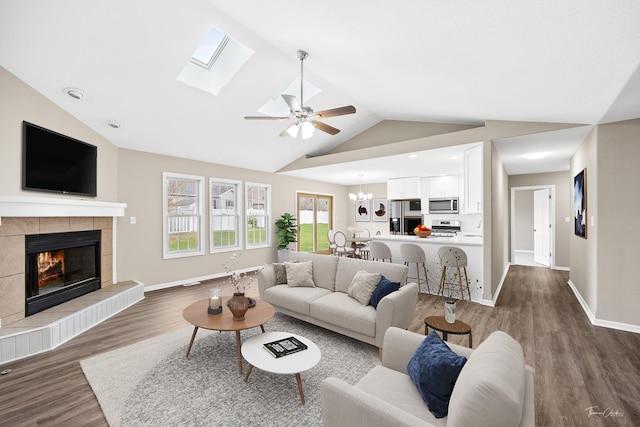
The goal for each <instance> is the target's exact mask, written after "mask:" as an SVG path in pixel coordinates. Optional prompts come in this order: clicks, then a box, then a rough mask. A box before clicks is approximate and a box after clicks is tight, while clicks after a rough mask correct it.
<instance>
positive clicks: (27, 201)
mask: <svg viewBox="0 0 640 427" xmlns="http://www.w3.org/2000/svg"><path fill="white" fill-rule="evenodd" d="M125 208H126V205H125V204H122V203H111V202H99V201H84V200H73V199H57V198H35V197H22V196H0V296H1V297H0V320H1V322H2V323H1V324H0V365H1V364H3V363H6V362H9V361H12V360H16V359H20V358H23V357H27V356H30V355H33V354H37V353H40V352H43V351H47V350H50V349H53V348H55V347H57V346H59V345H60V344H63V343H64V342H66V341H68V340H69V339H71V338H73V337H74V336H77V335H79V334H80V333H82V332H83V331H85V330H87V329H89V328H91V327H93V326H95V325H96V324H98V323H100V322H101V321H103V320H105V319H107V318H109V317H111V316H113V315H114V314H116V313H118V312H120V311H122V310H124V309H125V308H127V307H129V306H130V305H132V304H135V303H136V302H137V301H139V300H140V299H142V298H144V285H142V284H139V283H136V282H127V283H122V284H121V283H118V284H114V279H115V278H114V253H115V250H114V249H115V247H114V224H115V222H116V221H115V218H116V217H119V216H124V210H125ZM84 230H101V277H100V278H101V289H99V290H97V291H94V292H91V293H89V294H86V295H83V296H81V297H79V298H76V299H75V300H72V301H68V302H66V303H63V304H61V305H60V306H57V307H60V309H58V308H57V307H52V308H50V309H48V310H45V311H42V312H40V313H37V314H35V315H33V316H29V317H26V318H25V236H26V235H30V234H46V233H59V232H69V231H84Z"/></svg>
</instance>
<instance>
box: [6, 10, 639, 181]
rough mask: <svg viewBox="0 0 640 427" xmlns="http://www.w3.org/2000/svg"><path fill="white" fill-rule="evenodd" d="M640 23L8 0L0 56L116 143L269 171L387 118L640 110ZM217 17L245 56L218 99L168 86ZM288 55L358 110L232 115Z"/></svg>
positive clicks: (617, 17) (633, 113)
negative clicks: (306, 125)
mask: <svg viewBox="0 0 640 427" xmlns="http://www.w3.org/2000/svg"><path fill="white" fill-rule="evenodd" d="M639 22H640V2H637V1H634V0H624V1H620V0H605V1H603V0H567V1H561V2H558V1H542V2H540V1H513V0H496V1H490V2H478V1H474V0H461V1H456V2H440V1H432V0H428V1H424V0H411V1H401V2H389V1H382V0H373V1H372V0H367V1H365V0H350V1H337V0H327V1H324V2H320V3H309V2H300V1H294V0H286V1H285V0H274V1H261V2H260V1H249V0H234V1H224V0H184V1H179V2H176V1H170V0H160V1H157V0H156V1H151V0H136V1H126V0H109V1H86V0H56V1H55V2H54V1H42V0H3V1H2V2H1V3H0V66H2V67H4V68H6V69H7V70H8V71H10V72H11V73H13V74H15V75H16V76H17V77H19V78H20V79H22V80H23V81H24V82H26V83H27V84H28V85H30V86H31V87H33V88H34V89H36V90H37V91H39V92H40V93H42V94H43V95H44V96H46V97H48V98H49V99H51V100H52V101H53V102H54V103H56V104H58V105H59V106H60V107H62V108H63V109H65V110H66V111H68V112H69V113H71V114H72V115H74V116H75V117H77V118H78V119H79V120H81V121H82V122H84V123H85V124H87V125H88V126H90V127H91V128H93V129H95V130H96V131H97V132H98V133H100V134H101V135H103V136H104V137H105V138H107V139H108V140H110V141H111V142H112V143H114V144H115V145H117V146H120V147H125V148H130V149H135V150H142V151H149V152H154V153H161V154H167V155H172V156H179V157H185V158H191V159H197V160H203V161H208V162H213V163H221V164H226V165H231V166H238V167H246V168H251V169H258V170H263V171H270V172H275V171H278V170H280V169H281V168H283V167H284V166H286V165H288V164H289V163H291V162H293V161H294V160H296V159H298V158H300V157H301V156H305V155H312V156H316V155H320V154H323V153H327V152H330V151H331V150H332V149H334V148H335V147H337V146H339V145H340V144H342V143H343V142H345V141H348V140H350V139H352V138H354V137H356V136H357V135H359V134H361V133H362V132H364V131H365V130H367V129H369V128H371V127H372V126H374V125H376V124H378V123H380V122H382V121H385V120H387V121H389V120H394V121H395V120H399V121H413V122H443V123H453V124H466V125H481V124H483V123H484V122H485V121H486V120H514V121H541V122H566V123H577V124H585V125H595V124H599V123H606V122H613V121H619V120H625V119H631V118H638V117H640V102H639V101H638V100H639V99H640V72H639V65H640V49H639V47H640V25H638V23H639ZM212 26H215V27H217V28H219V29H221V30H222V31H224V32H226V33H227V34H228V35H229V36H231V37H232V38H233V39H235V40H238V41H240V42H242V43H243V44H244V45H246V46H247V47H249V48H250V49H251V50H253V51H254V54H253V55H252V56H251V58H250V59H249V60H248V61H247V63H246V64H245V65H244V66H243V67H242V68H241V69H240V71H239V72H238V73H237V74H236V75H235V77H234V78H233V79H232V80H231V81H230V82H229V83H228V84H227V85H226V86H225V87H224V88H223V89H222V90H221V91H220V92H219V94H218V95H212V94H210V93H207V92H204V91H201V90H199V89H195V88H193V87H191V86H187V85H185V84H183V83H181V82H179V81H177V80H176V79H177V77H178V75H179V74H180V72H181V70H182V68H183V67H184V65H185V64H186V63H187V62H188V61H189V59H190V57H191V55H192V53H193V51H194V49H195V47H196V46H197V44H198V42H199V41H200V40H201V39H202V37H203V36H204V35H205V34H206V33H207V31H208V30H209V29H210V28H211V27H212ZM298 49H304V50H306V51H308V52H309V57H308V59H307V60H306V61H305V80H307V81H308V82H310V83H312V84H313V85H314V86H316V87H318V88H320V89H321V92H320V93H319V94H318V95H316V96H314V97H313V98H312V99H311V100H310V101H309V104H310V105H311V106H313V108H314V109H315V110H324V109H328V108H333V107H338V106H343V105H354V106H355V107H356V109H357V112H356V113H355V114H352V115H347V116H341V117H333V118H328V119H326V123H327V124H330V125H332V126H334V127H337V128H339V129H341V132H340V133H339V134H338V135H336V136H330V135H327V134H323V133H322V132H317V131H316V134H315V135H314V136H313V137H312V138H311V139H309V140H306V141H302V140H300V139H293V138H285V137H279V136H278V135H279V134H280V133H281V132H282V131H283V130H284V128H285V127H286V126H287V123H286V122H277V121H274V122H267V121H246V120H244V119H243V117H244V116H246V115H257V114H259V113H258V112H257V111H258V109H260V107H261V106H262V105H264V104H265V103H266V102H267V101H268V100H270V99H273V98H275V97H277V96H278V94H279V93H280V92H281V91H282V90H283V89H284V88H285V87H287V86H288V85H289V84H290V83H291V81H292V80H294V79H295V78H296V77H298V76H299V73H300V66H299V61H298V58H297V56H296V51H297V50H298ZM68 87H75V88H79V89H81V90H82V91H83V92H84V93H85V97H84V99H82V100H81V101H79V100H76V99H73V98H70V97H69V96H67V95H66V94H65V93H64V89H65V88H68ZM109 121H117V122H119V123H121V124H122V126H121V127H120V129H113V128H111V127H109V126H107V124H106V123H107V122H109ZM580 129H582V131H580V132H578V131H573V132H567V133H565V134H561V135H558V134H555V135H554V134H549V135H546V136H545V135H544V134H543V135H539V136H538V139H536V138H533V137H529V138H527V139H525V140H521V141H516V140H511V139H507V140H505V141H503V142H502V145H503V146H505V147H506V148H507V151H502V150H501V147H500V143H499V144H498V148H499V151H500V152H501V156H502V155H503V153H504V158H505V159H507V158H509V156H511V157H513V158H515V159H518V158H519V157H518V154H513V153H512V152H510V151H509V150H511V151H513V148H514V143H518V142H519V143H520V144H519V145H520V146H521V148H522V149H524V147H525V146H526V147H531V146H534V147H535V146H536V145H539V144H541V143H542V142H545V143H546V144H551V145H553V143H552V142H553V141H558V142H556V143H557V144H560V143H561V142H559V141H560V140H562V141H563V142H562V144H565V143H566V144H574V145H575V144H576V141H579V139H580V138H584V135H585V134H586V132H588V129H589V128H580ZM554 137H556V138H558V137H559V139H556V140H554V139H553V138H554ZM550 141H551V143H550ZM527 149H529V148H527ZM519 161H520V160H515V161H514V162H515V163H513V168H515V169H513V170H514V171H516V172H513V173H518V172H517V171H518V170H519V169H518V162H519ZM506 162H507V160H505V163H506ZM565 162H566V159H565ZM506 164H507V163H506ZM389 168H391V165H389ZM507 169H509V164H507ZM520 173H524V172H520ZM303 175H304V174H303ZM322 175H323V174H320V175H319V176H322ZM354 180H356V178H355V176H354V177H350V178H345V179H344V180H342V181H341V182H342V183H345V184H349V183H353V182H354Z"/></svg>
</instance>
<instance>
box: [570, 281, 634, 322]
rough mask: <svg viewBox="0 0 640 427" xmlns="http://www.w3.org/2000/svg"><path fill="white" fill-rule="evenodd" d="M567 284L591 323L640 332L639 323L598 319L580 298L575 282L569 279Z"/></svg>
mask: <svg viewBox="0 0 640 427" xmlns="http://www.w3.org/2000/svg"><path fill="white" fill-rule="evenodd" d="M567 284H568V285H569V287H570V288H571V290H572V291H573V294H574V295H575V296H576V298H577V299H578V302H579V303H580V305H581V306H582V310H583V311H584V312H585V314H586V315H587V318H588V319H589V321H590V322H591V324H592V325H593V326H601V327H603V328H609V329H617V330H620V331H627V332H634V333H636V334H640V326H639V325H632V324H629V323H622V322H613V321H610V320H603V319H598V318H597V317H596V316H595V315H594V314H593V312H592V311H591V309H590V308H589V306H588V305H587V302H586V301H585V300H584V298H582V295H581V294H580V292H578V288H576V286H575V284H574V283H573V282H572V281H571V279H569V281H568V282H567Z"/></svg>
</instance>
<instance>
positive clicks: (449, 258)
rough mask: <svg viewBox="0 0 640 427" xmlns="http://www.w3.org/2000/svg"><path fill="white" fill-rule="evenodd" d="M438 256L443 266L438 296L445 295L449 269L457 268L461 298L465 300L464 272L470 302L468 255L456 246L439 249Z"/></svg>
mask: <svg viewBox="0 0 640 427" xmlns="http://www.w3.org/2000/svg"><path fill="white" fill-rule="evenodd" d="M438 256H439V257H440V265H441V266H442V276H440V286H439V287H438V294H439V295H443V294H444V288H445V281H446V278H447V267H448V268H449V269H452V268H455V269H457V270H458V274H457V276H458V285H460V298H462V299H464V287H463V283H462V273H463V272H464V283H465V284H466V286H467V295H468V296H469V300H471V291H470V290H469V278H468V277H467V254H466V253H465V251H463V250H462V249H460V248H456V247H455V246H443V247H441V248H440V249H438ZM461 269H462V270H461ZM454 277H455V276H454Z"/></svg>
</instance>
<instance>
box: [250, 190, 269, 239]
mask: <svg viewBox="0 0 640 427" xmlns="http://www.w3.org/2000/svg"><path fill="white" fill-rule="evenodd" d="M245 201H246V206H245V207H246V209H245V217H246V223H247V249H251V248H261V247H266V246H269V244H270V241H271V239H270V238H269V236H270V234H271V233H270V230H271V227H270V224H271V219H270V216H271V186H270V185H268V184H254V183H250V182H248V183H246V184H245Z"/></svg>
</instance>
